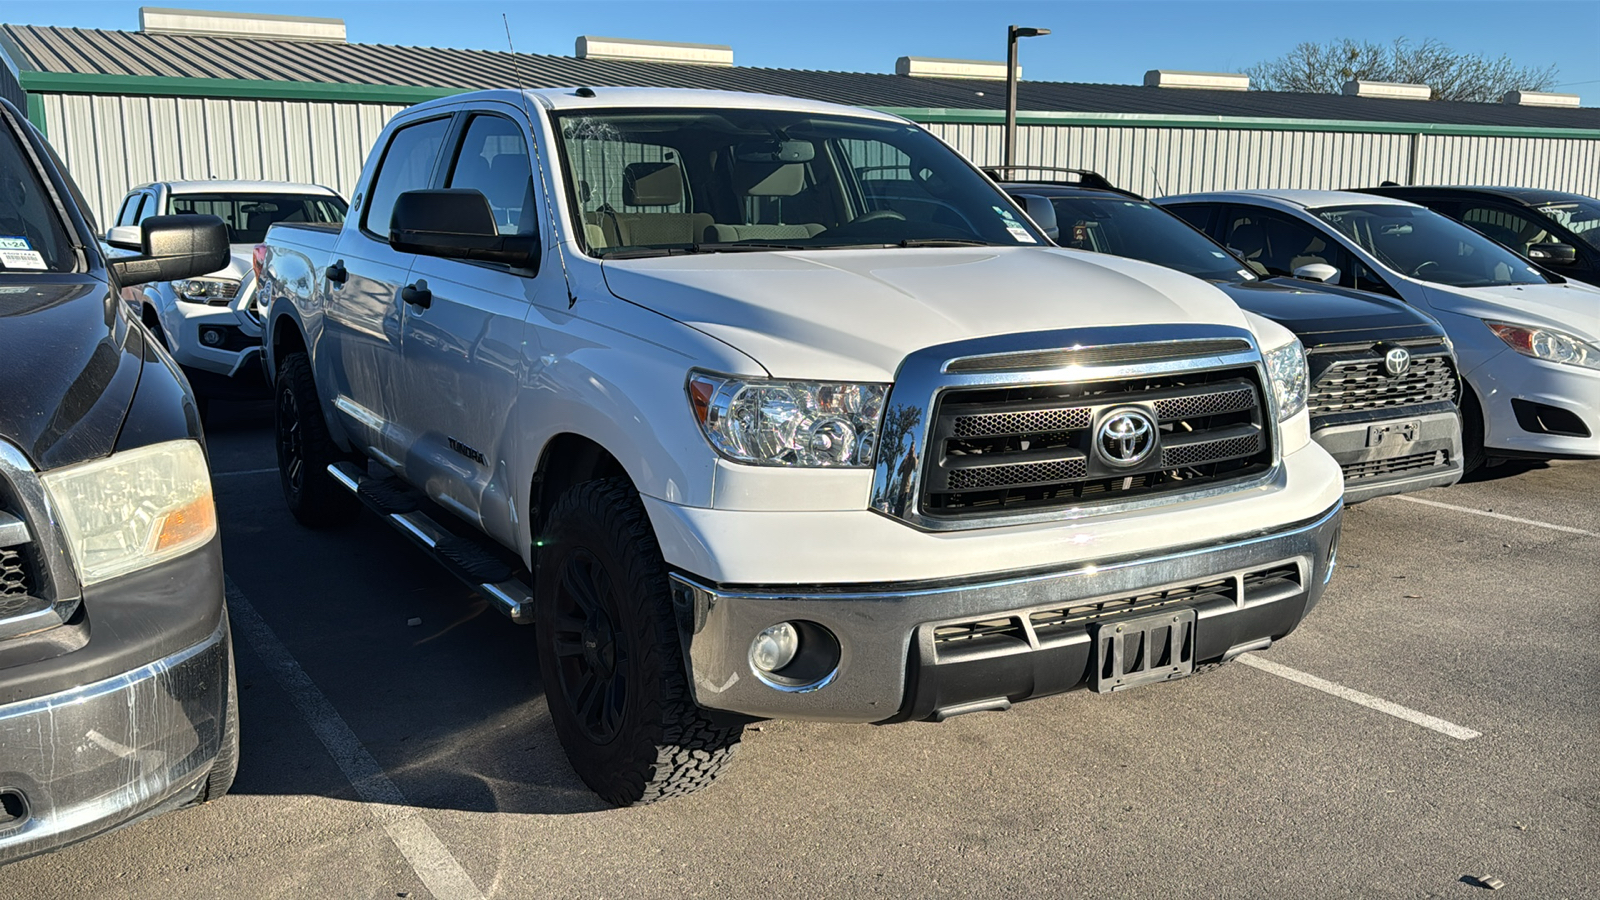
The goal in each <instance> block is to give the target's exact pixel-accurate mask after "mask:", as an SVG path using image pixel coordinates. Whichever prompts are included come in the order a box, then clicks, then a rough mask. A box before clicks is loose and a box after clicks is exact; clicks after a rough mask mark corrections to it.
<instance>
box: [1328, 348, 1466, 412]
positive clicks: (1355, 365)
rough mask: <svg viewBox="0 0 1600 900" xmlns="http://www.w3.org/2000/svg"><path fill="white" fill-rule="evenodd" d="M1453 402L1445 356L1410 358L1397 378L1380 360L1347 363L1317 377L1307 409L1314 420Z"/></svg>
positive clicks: (1451, 377) (1453, 380)
mask: <svg viewBox="0 0 1600 900" xmlns="http://www.w3.org/2000/svg"><path fill="white" fill-rule="evenodd" d="M1455 399H1456V372H1455V367H1454V366H1452V365H1451V364H1450V358H1449V357H1447V356H1424V357H1412V359H1411V368H1409V369H1407V370H1406V372H1405V374H1403V375H1400V376H1394V375H1390V374H1389V373H1388V372H1387V371H1385V370H1384V367H1383V360H1382V359H1347V360H1338V361H1336V362H1334V363H1332V364H1331V365H1329V366H1328V367H1327V368H1326V369H1324V370H1323V372H1322V374H1320V375H1318V376H1317V380H1316V383H1315V384H1314V385H1312V388H1311V396H1310V398H1309V400H1308V401H1307V406H1309V407H1310V408H1311V414H1312V415H1313V416H1317V415H1329V414H1332V413H1346V412H1361V411H1365V410H1371V409H1393V408H1396V407H1402V406H1421V405H1423V404H1425V403H1439V402H1453V401H1454V400H1455Z"/></svg>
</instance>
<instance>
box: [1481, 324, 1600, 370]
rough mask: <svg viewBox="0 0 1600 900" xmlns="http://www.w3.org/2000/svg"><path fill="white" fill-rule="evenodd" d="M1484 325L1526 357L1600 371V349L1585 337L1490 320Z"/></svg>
mask: <svg viewBox="0 0 1600 900" xmlns="http://www.w3.org/2000/svg"><path fill="white" fill-rule="evenodd" d="M1483 324H1485V325H1487V326H1489V330H1490V331H1493V332H1494V333H1495V334H1496V335H1497V336H1499V338H1500V340H1502V341H1505V342H1506V345H1507V346H1509V347H1510V348H1511V349H1513V350H1515V351H1517V352H1518V353H1521V354H1522V355H1523V356H1531V357H1533V358H1534V359H1542V360H1545V361H1546V362H1553V363H1564V364H1566V365H1569V366H1583V367H1584V368H1586V369H1600V347H1596V346H1595V345H1594V344H1591V343H1589V342H1588V341H1586V340H1584V339H1582V338H1579V337H1573V336H1572V335H1570V334H1567V333H1566V332H1563V331H1552V330H1551V329H1549V328H1530V327H1529V326H1527V325H1513V324H1511V323H1510V322H1494V321H1490V320H1489V319H1484V320H1483Z"/></svg>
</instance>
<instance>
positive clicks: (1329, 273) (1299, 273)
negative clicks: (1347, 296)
mask: <svg viewBox="0 0 1600 900" xmlns="http://www.w3.org/2000/svg"><path fill="white" fill-rule="evenodd" d="M1294 277H1296V278H1304V279H1305V280H1307V281H1320V282H1323V283H1324V284H1326V283H1327V282H1330V281H1333V280H1334V279H1336V278H1338V277H1339V270H1338V269H1336V268H1334V267H1333V266H1330V265H1328V264H1327V263H1308V264H1306V265H1303V266H1296V267H1295V270H1294Z"/></svg>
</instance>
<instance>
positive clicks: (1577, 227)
mask: <svg viewBox="0 0 1600 900" xmlns="http://www.w3.org/2000/svg"><path fill="white" fill-rule="evenodd" d="M1539 211H1540V212H1542V213H1544V214H1545V215H1547V216H1549V217H1550V218H1552V219H1555V220H1556V221H1557V222H1560V223H1561V224H1562V225H1564V226H1566V229H1567V230H1568V231H1570V232H1572V233H1573V234H1575V235H1577V236H1578V237H1580V238H1582V239H1583V241H1584V243H1587V244H1588V245H1589V246H1591V247H1593V248H1595V249H1596V250H1600V200H1590V199H1588V198H1587V197H1586V198H1584V199H1582V200H1568V201H1563V202H1561V203H1549V204H1546V205H1544V206H1541V207H1539Z"/></svg>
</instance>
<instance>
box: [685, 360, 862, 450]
mask: <svg viewBox="0 0 1600 900" xmlns="http://www.w3.org/2000/svg"><path fill="white" fill-rule="evenodd" d="M688 387H689V403H690V405H691V406H692V407H693V408H694V415H695V418H696V419H697V420H699V422H700V429H701V430H702V431H704V432H705V435H706V439H707V440H709V441H710V442H711V446H713V447H715V448H716V450H717V452H718V453H720V454H722V455H723V456H724V457H726V458H728V459H731V460H733V461H734V462H741V463H749V464H751V465H757V466H796V467H807V468H841V467H850V468H864V467H867V466H870V465H872V457H873V453H874V451H875V450H876V449H877V443H878V422H879V419H880V418H881V416H882V414H883V399H884V397H885V396H886V395H887V394H888V393H889V386H888V385H886V384H842V383H838V382H826V381H773V380H768V379H765V378H731V377H727V376H722V375H710V374H706V373H703V372H692V373H690V375H689V385H688Z"/></svg>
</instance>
